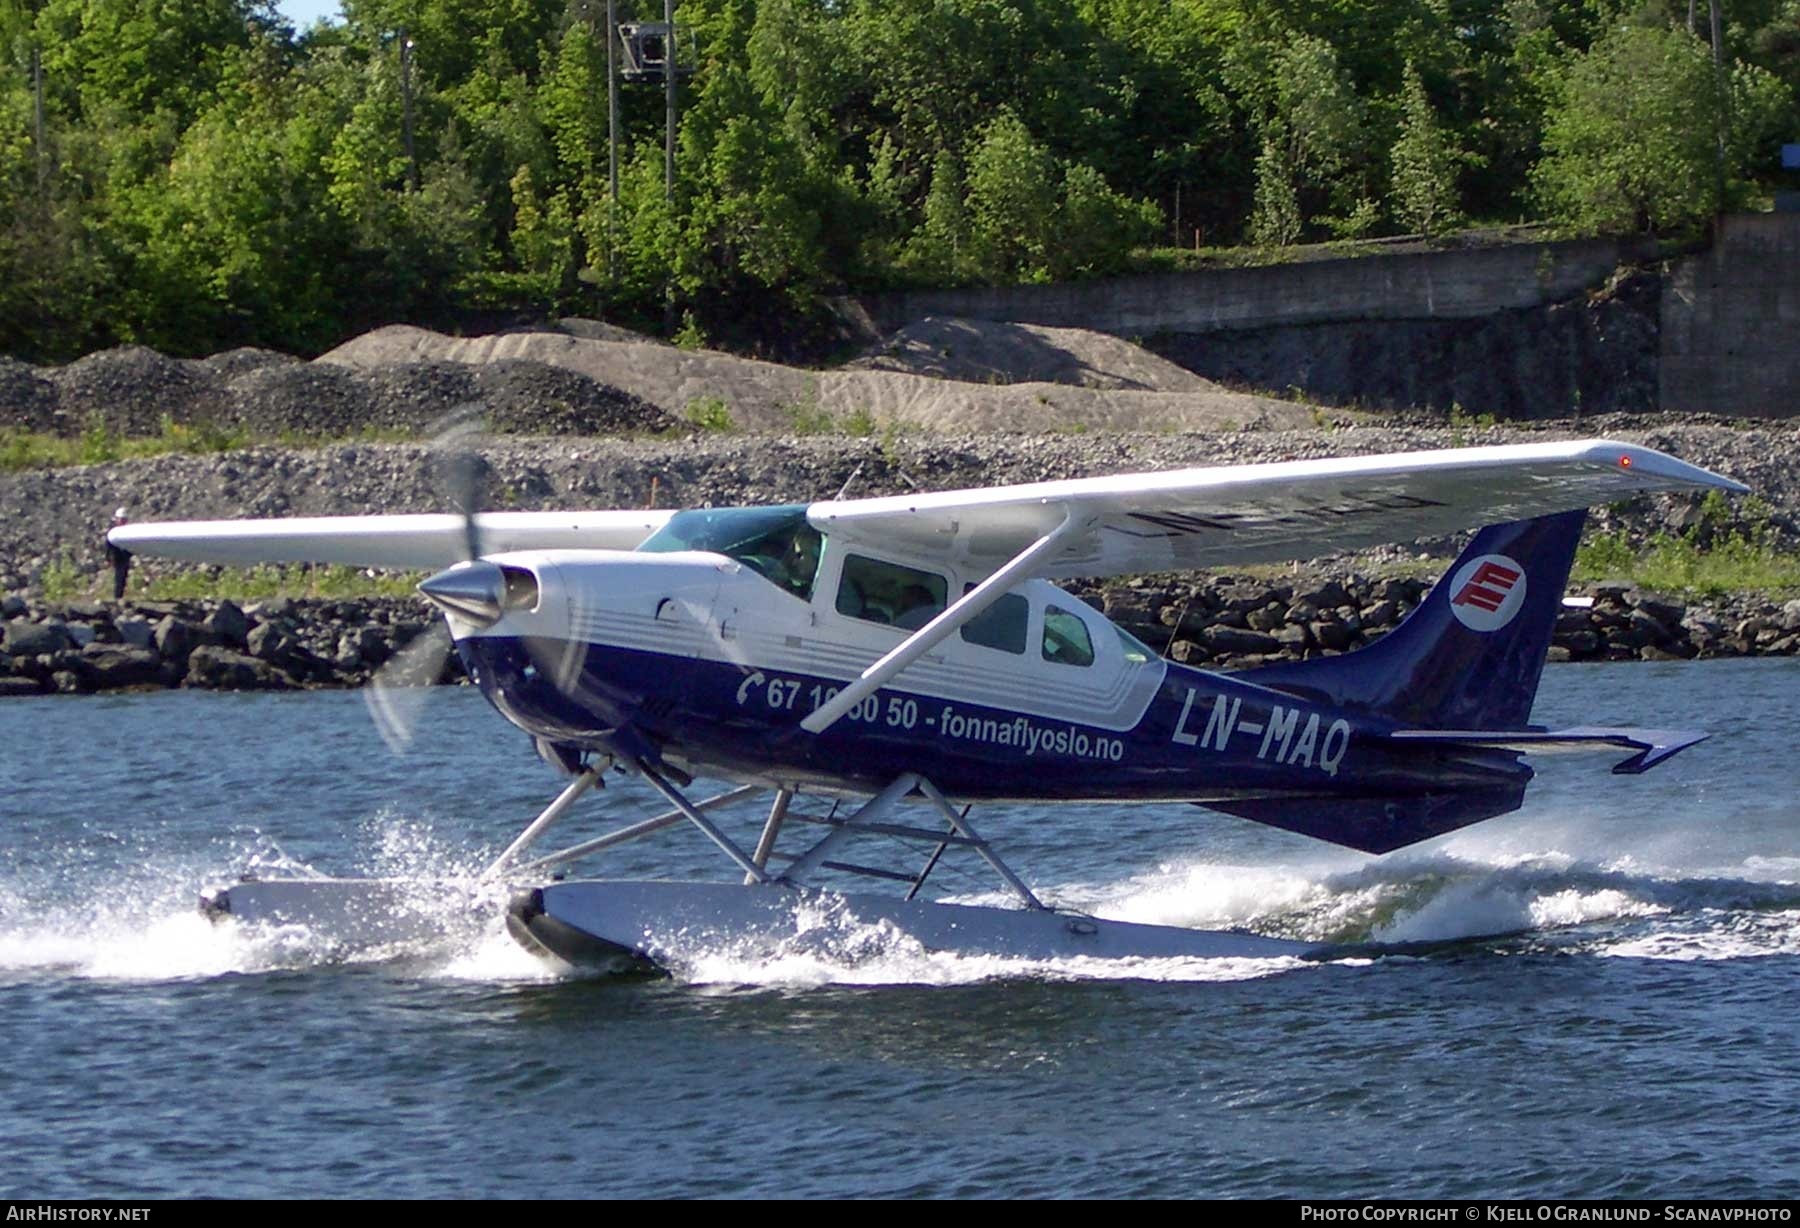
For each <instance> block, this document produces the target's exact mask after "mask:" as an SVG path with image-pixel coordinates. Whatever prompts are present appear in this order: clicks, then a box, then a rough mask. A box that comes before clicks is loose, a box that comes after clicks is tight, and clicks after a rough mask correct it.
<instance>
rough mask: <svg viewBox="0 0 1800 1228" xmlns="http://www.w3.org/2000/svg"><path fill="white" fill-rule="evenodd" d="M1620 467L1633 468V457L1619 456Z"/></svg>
mask: <svg viewBox="0 0 1800 1228" xmlns="http://www.w3.org/2000/svg"><path fill="white" fill-rule="evenodd" d="M1619 468H1621V469H1629V468H1631V458H1630V457H1629V456H1621V457H1620V458H1619Z"/></svg>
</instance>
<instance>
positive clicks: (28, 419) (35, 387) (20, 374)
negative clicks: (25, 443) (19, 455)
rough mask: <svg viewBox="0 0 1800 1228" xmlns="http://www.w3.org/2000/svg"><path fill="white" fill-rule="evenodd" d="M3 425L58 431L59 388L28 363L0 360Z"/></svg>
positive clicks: (59, 423)
mask: <svg viewBox="0 0 1800 1228" xmlns="http://www.w3.org/2000/svg"><path fill="white" fill-rule="evenodd" d="M0 426H9V427H14V428H16V429H19V430H26V431H47V432H59V431H61V430H62V420H61V418H60V416H59V415H58V412H57V402H56V385H55V384H52V383H51V382H50V381H49V380H47V379H45V378H44V376H43V373H42V372H40V371H39V370H38V369H37V368H36V367H34V366H32V365H31V364H30V363H27V362H20V361H19V360H18V359H16V358H5V357H0Z"/></svg>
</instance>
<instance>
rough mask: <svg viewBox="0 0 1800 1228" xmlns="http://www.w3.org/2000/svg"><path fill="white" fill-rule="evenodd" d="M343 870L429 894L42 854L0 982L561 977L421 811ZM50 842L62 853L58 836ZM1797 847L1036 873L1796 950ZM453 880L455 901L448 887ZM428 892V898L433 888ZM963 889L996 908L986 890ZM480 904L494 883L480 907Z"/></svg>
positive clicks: (1340, 939)
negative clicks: (239, 900)
mask: <svg viewBox="0 0 1800 1228" xmlns="http://www.w3.org/2000/svg"><path fill="white" fill-rule="evenodd" d="M354 843H355V844H356V846H357V847H360V848H362V849H363V850H365V851H364V853H363V856H362V862H363V864H362V865H360V866H358V867H357V870H358V872H360V873H362V874H367V875H372V876H378V877H384V878H393V879H399V880H403V881H416V882H417V883H418V884H419V885H420V888H421V890H420V892H419V895H420V898H421V901H423V902H422V903H421V908H423V909H425V910H426V911H427V914H428V915H432V914H430V912H429V910H430V908H431V907H434V906H441V907H442V913H441V924H440V925H436V926H428V927H427V929H428V930H430V935H429V936H428V937H425V938H417V937H415V938H412V939H408V940H406V941H400V942H392V943H386V944H382V943H376V944H373V945H369V944H358V943H357V942H355V941H354V940H353V939H354V936H346V935H342V934H325V933H317V932H313V931H311V930H309V929H308V928H307V927H305V926H299V925H282V926H269V925H261V926H253V925H243V924H236V923H228V924H214V923H212V922H210V921H208V920H207V919H206V918H205V917H203V916H202V915H201V914H200V913H199V911H198V910H197V908H196V906H195V905H196V901H197V899H198V896H199V895H200V893H201V891H202V890H203V889H204V888H207V887H212V886H217V885H219V884H220V883H221V882H223V881H226V876H224V875H222V874H220V872H219V870H218V868H217V867H218V865H219V864H221V862H223V863H224V864H235V865H238V866H246V865H247V866H250V867H251V868H252V869H253V870H254V871H255V872H256V873H257V874H258V875H259V876H261V877H277V876H282V877H317V876H318V875H317V872H316V871H315V870H314V869H313V867H312V866H310V865H309V864H307V863H306V862H305V861H304V860H303V859H301V858H297V857H294V856H291V855H289V854H288V853H286V852H285V851H284V850H282V849H281V848H280V847H279V846H277V845H276V844H275V843H274V842H272V841H270V840H268V839H267V838H266V837H263V836H262V835H260V834H259V833H254V832H251V833H243V834H241V835H240V836H239V837H238V838H237V839H236V840H235V842H233V843H232V844H231V845H230V846H229V847H227V848H224V849H215V850H211V851H209V854H208V855H207V856H206V857H204V858H200V859H191V860H189V861H187V862H181V861H173V860H170V859H168V858H157V857H154V856H152V857H148V858H145V859H144V860H142V861H141V862H139V863H137V864H136V865H134V866H133V867H132V869H131V871H130V872H128V873H125V874H122V875H121V876H118V877H116V878H113V879H110V880H104V881H99V882H88V883H84V882H82V878H83V876H82V875H81V874H79V873H69V872H67V871H68V869H69V864H70V863H65V864H63V865H60V866H59V865H57V864H55V863H54V861H52V862H50V863H40V864H38V865H37V866H36V867H35V868H26V869H23V870H21V871H19V872H17V873H16V874H15V875H14V876H13V881H11V882H0V978H5V977H17V976H41V975H66V976H77V977H84V978H95V979H121V980H178V979H190V978H206V977H217V976H223V975H229V974H234V973H237V974H244V973H264V972H272V971H281V970H299V969H307V968H314V967H320V966H327V965H333V964H344V963H379V964H385V965H389V966H391V967H392V968H393V969H394V970H395V972H396V974H397V975H404V976H415V977H440V978H452V979H463V980H472V981H520V980H552V979H557V978H558V977H559V976H562V975H565V973H563V972H561V971H559V970H557V969H555V968H553V967H552V966H551V965H549V964H546V963H544V962H542V961H540V960H538V959H536V958H535V957H533V956H531V955H529V954H527V953H526V952H525V951H524V950H522V949H521V948H519V947H518V946H517V945H516V944H515V943H513V942H512V940H511V939H510V938H508V937H507V936H506V934H505V931H504V926H503V924H502V922H501V919H500V909H499V907H498V906H496V907H494V908H493V909H492V910H491V912H490V913H488V914H486V916H485V917H484V919H482V920H481V921H480V923H479V924H474V925H471V924H469V923H467V921H466V920H464V919H463V916H462V913H463V910H460V909H458V908H456V907H455V906H453V904H451V903H446V902H445V899H444V898H443V897H445V896H446V895H447V894H454V893H446V892H445V891H444V890H443V887H444V884H445V883H446V882H447V881H453V880H462V881H464V882H465V883H466V882H468V881H470V880H471V879H472V878H473V875H474V874H475V872H476V870H477V869H478V867H479V866H480V865H481V863H482V857H481V856H480V855H479V854H476V853H473V852H471V851H470V850H469V849H468V848H467V847H464V846H460V845H457V844H455V843H453V842H449V841H446V840H444V839H442V838H440V837H439V835H438V834H437V833H436V832H435V831H434V830H433V829H432V828H431V827H430V825H429V824H426V823H421V822H417V821H409V820H406V819H404V818H402V817H399V816H397V815H394V814H392V813H386V814H382V815H377V816H375V817H374V818H372V819H371V820H370V821H369V823H368V824H367V830H365V831H363V832H361V833H359V839H357V840H356V841H355V842H354ZM64 856H66V857H68V858H71V859H73V858H74V857H75V856H76V854H75V853H74V852H72V851H71V852H68V853H66V854H64ZM1797 879H1800V859H1796V858H1787V857H1775V858H1768V857H1752V858H1746V859H1745V860H1744V861H1743V862H1742V863H1741V864H1740V865H1738V866H1734V867H1728V868H1726V869H1725V870H1721V871H1716V872H1708V873H1703V874H1697V873H1695V872H1693V871H1691V870H1683V869H1679V868H1673V867H1659V866H1645V865H1640V864H1637V863H1635V862H1633V861H1632V860H1631V859H1629V858H1618V859H1613V860H1597V859H1593V858H1591V857H1582V856H1577V855H1573V854H1568V853H1564V852H1560V851H1557V850H1554V849H1551V850H1544V851H1538V852H1527V853H1518V852H1502V851H1495V850H1493V849H1489V848H1484V847H1482V846H1481V845H1480V843H1479V842H1468V843H1465V844H1462V845H1455V844H1452V845H1449V846H1447V847H1442V848H1438V849H1435V850H1427V851H1422V852H1413V853H1400V854H1395V855H1390V856H1388V857H1386V858H1382V859H1380V860H1367V861H1357V862H1353V863H1349V864H1346V862H1345V859H1344V855H1341V854H1337V853H1335V852H1330V851H1321V853H1320V855H1319V856H1318V858H1317V859H1315V860H1312V861H1304V860H1297V861H1290V862H1284V863H1280V864H1275V865H1269V864H1247V863H1241V862H1231V861H1214V860H1198V859H1196V860H1187V861H1177V862H1170V863H1166V864H1163V865H1161V866H1158V867H1156V868H1155V869H1153V870H1150V871H1148V872H1144V873H1141V874H1136V875H1132V876H1129V877H1127V878H1124V879H1120V880H1114V881H1104V882H1098V883H1082V882H1075V883H1068V884H1063V885H1062V886H1060V887H1051V888H1047V889H1046V890H1045V891H1044V893H1043V894H1044V895H1045V897H1046V898H1047V899H1048V900H1049V901H1050V902H1052V903H1053V904H1055V905H1057V906H1060V907H1066V908H1072V909H1076V910H1080V911H1084V912H1089V913H1092V914H1093V915H1095V916H1099V917H1103V918H1110V919H1114V920H1122V921H1132V922H1138V923H1146V924H1159V925H1178V926H1186V927H1190V928H1197V929H1247V930H1251V931H1254V932H1257V933H1261V934H1266V935H1270V936H1274V937H1282V938H1293V939H1300V940H1304V941H1309V942H1316V943H1321V944H1330V945H1332V946H1333V947H1336V948H1339V952H1340V954H1341V956H1342V957H1345V958H1350V957H1356V958H1381V957H1384V956H1391V955H1396V954H1418V953H1421V952H1424V953H1429V951H1430V949H1431V948H1433V947H1441V946H1445V945H1457V946H1458V947H1459V949H1464V948H1466V947H1467V946H1468V945H1469V944H1481V943H1484V942H1485V943H1489V944H1494V945H1498V946H1503V947H1504V949H1507V950H1516V949H1518V948H1519V947H1520V945H1521V944H1523V945H1524V946H1525V947H1526V948H1527V949H1536V950H1550V951H1561V952H1568V953H1580V954H1589V955H1600V956H1608V957H1618V958H1638V959H1671V960H1704V959H1741V958H1751V957H1758V956H1767V955H1784V954H1788V955H1791V954H1800V881H1796V880H1797ZM458 898H466V897H458ZM433 900H436V904H435V905H434V903H433ZM960 902H964V903H982V904H996V903H1002V902H1003V901H1002V900H1001V899H1000V898H998V897H996V896H992V895H985V894H983V895H970V896H964V897H960ZM497 903H498V901H496V905H497ZM1305 966H1307V963H1306V961H1300V960H1296V959H1291V958H1282V959H1227V960H1219V959H1214V960H1205V959H1155V960H1149V959H1146V960H1132V961H1112V960H1094V959H1085V960H1084V959H1060V960H1051V961H1043V960H1025V959H1017V958H1005V957H999V956H984V955H957V954H949V953H944V952H934V951H927V950H925V949H924V948H922V947H921V946H919V944H918V943H917V942H916V941H914V940H913V939H911V938H909V937H908V936H906V935H905V934H902V933H900V932H898V931H896V930H893V929H892V928H891V927H887V926H883V925H868V924H865V923H862V922H858V921H855V920H854V919H850V918H846V917H844V916H842V915H836V916H834V915H831V914H830V910H823V911H821V912H820V913H819V914H818V915H816V916H812V917H809V918H807V919H805V920H803V922H802V924H801V926H800V927H799V928H798V930H797V932H796V934H795V936H794V939H793V941H792V942H791V943H788V944H784V946H783V947H782V948H780V949H778V950H777V951H775V952H774V953H772V954H771V953H770V952H768V951H767V950H754V951H753V950H747V949H742V948H736V947H733V946H732V945H731V944H729V943H724V944H715V945H711V946H705V947H698V948H695V949H692V950H684V951H683V953H682V956H681V958H679V959H678V960H676V961H675V966H674V967H673V969H672V972H673V975H674V977H675V979H676V980H677V981H679V982H682V983H685V984H689V985H695V986H766V987H773V988H808V987H814V986H823V985H855V986H867V985H895V984H907V985H966V984H973V983H980V982H988V981H1002V980H1015V979H1030V980H1089V979H1109V980H1119V979H1134V980H1153V981H1194V982H1205V981H1222V980H1244V979H1249V978H1256V977H1264V976H1270V975H1274V974H1277V973H1286V972H1291V971H1293V970H1295V969H1297V968H1301V967H1305Z"/></svg>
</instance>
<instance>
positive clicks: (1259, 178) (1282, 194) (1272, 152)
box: [1250, 135, 1300, 247]
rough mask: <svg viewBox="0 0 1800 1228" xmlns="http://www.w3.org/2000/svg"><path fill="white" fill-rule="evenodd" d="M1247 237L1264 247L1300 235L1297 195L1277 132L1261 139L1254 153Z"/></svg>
mask: <svg viewBox="0 0 1800 1228" xmlns="http://www.w3.org/2000/svg"><path fill="white" fill-rule="evenodd" d="M1250 237H1251V239H1252V241H1254V242H1256V243H1258V244H1260V245H1262V246H1263V247H1286V246H1288V245H1289V244H1291V243H1293V242H1294V241H1295V240H1296V239H1298V238H1299V237H1300V198H1299V196H1298V194H1297V193H1296V192H1295V190H1294V175H1293V171H1292V170H1291V169H1290V168H1289V166H1288V154H1287V151H1286V148H1285V145H1284V143H1283V142H1282V141H1281V140H1280V139H1279V137H1278V135H1271V136H1269V137H1268V138H1266V139H1265V140H1264V141H1263V146H1262V152H1261V153H1259V154H1258V155H1257V156H1256V208H1255V212H1254V213H1253V214H1252V216H1251V219H1250Z"/></svg>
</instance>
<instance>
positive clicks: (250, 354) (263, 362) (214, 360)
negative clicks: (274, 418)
mask: <svg viewBox="0 0 1800 1228" xmlns="http://www.w3.org/2000/svg"><path fill="white" fill-rule="evenodd" d="M301 361H302V360H301V359H298V358H295V357H294V356H293V355H292V354H283V353H281V352H280V351H279V350H263V349H258V348H257V347H255V346H253V345H241V346H239V347H238V348H237V349H235V350H225V351H222V352H221V353H218V354H214V355H213V356H212V357H210V358H202V359H200V362H201V364H202V365H203V366H206V367H208V368H210V369H211V370H213V371H214V372H216V373H217V374H218V375H220V376H221V377H223V378H224V379H228V380H229V379H235V378H237V377H238V376H240V375H244V374H246V373H248V372H250V371H259V370H261V369H262V368H264V367H277V366H294V365H296V364H298V363H300V362H301Z"/></svg>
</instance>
